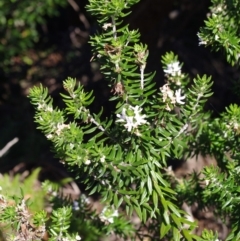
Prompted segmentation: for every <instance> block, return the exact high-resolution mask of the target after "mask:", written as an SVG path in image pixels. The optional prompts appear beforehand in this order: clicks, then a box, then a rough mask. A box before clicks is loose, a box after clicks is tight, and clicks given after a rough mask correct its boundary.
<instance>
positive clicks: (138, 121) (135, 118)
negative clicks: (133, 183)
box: [117, 105, 147, 132]
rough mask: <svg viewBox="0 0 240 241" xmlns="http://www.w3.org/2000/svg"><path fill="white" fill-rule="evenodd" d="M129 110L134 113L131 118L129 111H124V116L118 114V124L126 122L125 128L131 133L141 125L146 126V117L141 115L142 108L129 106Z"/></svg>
mask: <svg viewBox="0 0 240 241" xmlns="http://www.w3.org/2000/svg"><path fill="white" fill-rule="evenodd" d="M128 110H130V111H133V113H132V115H131V116H128V115H127V109H126V108H123V109H122V114H117V117H118V118H119V119H118V120H117V122H125V124H124V127H125V128H126V129H127V130H128V131H129V132H130V131H132V130H133V129H135V128H137V127H138V126H139V125H142V124H146V123H147V121H146V120H145V118H146V115H141V111H142V108H140V107H139V106H135V107H133V106H131V105H129V106H128Z"/></svg>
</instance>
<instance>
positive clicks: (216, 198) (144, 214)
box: [4, 0, 240, 241]
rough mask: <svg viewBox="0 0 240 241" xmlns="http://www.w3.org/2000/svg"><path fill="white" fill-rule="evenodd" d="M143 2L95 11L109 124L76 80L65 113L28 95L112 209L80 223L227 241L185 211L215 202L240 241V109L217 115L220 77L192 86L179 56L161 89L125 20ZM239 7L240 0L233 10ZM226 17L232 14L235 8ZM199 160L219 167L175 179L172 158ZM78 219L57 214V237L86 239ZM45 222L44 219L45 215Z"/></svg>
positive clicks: (59, 146)
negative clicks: (211, 107) (215, 89)
mask: <svg viewBox="0 0 240 241" xmlns="http://www.w3.org/2000/svg"><path fill="white" fill-rule="evenodd" d="M137 2H138V0H132V1H124V0H112V1H106V0H90V1H89V5H88V6H87V9H88V11H89V12H90V13H91V14H93V15H96V17H97V18H98V21H99V24H100V26H101V27H102V32H100V33H98V34H97V35H95V36H93V37H91V40H90V43H91V45H92V47H93V51H94V56H95V59H96V60H97V61H99V62H100V63H101V71H102V73H103V74H104V76H105V77H106V79H107V80H108V83H109V86H110V88H111V92H112V96H111V98H110V100H109V101H114V103H115V106H116V108H115V111H114V112H113V113H111V115H110V116H109V117H108V118H106V119H104V118H103V117H102V111H100V113H92V112H91V111H90V110H89V107H90V105H91V103H92V102H93V101H94V96H93V92H86V91H85V90H84V87H83V86H82V85H81V84H80V83H77V82H76V80H75V79H73V78H68V79H67V80H65V81H64V82H63V87H64V89H65V93H63V94H61V96H62V99H63V101H64V102H65V108H63V109H62V110H60V109H59V108H54V106H53V99H52V98H51V97H50V96H49V94H48V90H47V89H46V88H44V87H43V86H39V87H34V88H32V89H31V91H30V93H29V98H30V99H31V103H32V104H33V105H34V106H35V108H36V115H35V121H36V122H37V123H38V128H39V129H40V130H41V131H42V132H43V133H44V134H45V135H46V137H47V139H49V140H50V141H51V142H52V144H53V148H54V151H55V153H56V155H57V156H58V157H59V158H60V159H61V160H63V162H64V163H65V164H66V166H68V167H69V169H70V170H73V169H74V170H75V171H76V169H77V173H78V175H79V176H84V180H83V182H84V183H85V185H86V189H87V190H89V195H92V194H94V193H98V194H99V195H100V196H101V201H102V202H103V203H104V205H105V206H106V208H105V209H103V211H102V214H96V213H94V212H92V211H90V215H89V212H87V211H86V212H84V213H81V215H80V216H78V217H76V218H75V219H74V222H82V220H87V222H89V226H91V227H92V226H93V227H94V228H96V227H98V228H96V229H95V230H96V233H98V232H99V233H98V234H99V235H101V234H102V233H105V234H108V233H110V232H115V233H117V234H119V235H121V236H122V237H124V238H127V237H128V236H130V237H132V238H133V239H136V237H139V238H140V239H141V240H144V235H145V234H143V233H141V232H140V231H141V228H143V227H144V225H147V230H148V233H147V234H146V235H147V236H148V237H149V238H151V239H152V240H175V241H177V240H188V241H190V240H206V241H214V240H215V241H216V240H218V235H217V234H216V233H213V232H212V231H207V230H204V231H203V232H202V235H201V236H197V235H196V234H195V233H194V228H195V227H196V226H197V224H196V223H195V222H193V221H192V220H190V219H189V215H188V214H187V213H185V212H184V211H183V210H182V208H181V206H182V204H183V203H187V204H189V205H190V204H192V203H198V205H199V207H200V208H206V207H209V206H214V208H215V213H216V215H218V216H219V217H221V218H222V219H224V218H225V217H228V218H229V219H230V225H231V232H230V234H229V236H228V238H227V240H229V241H230V240H236V241H237V240H239V237H240V227H239V225H240V223H239V220H240V213H239V211H238V210H240V209H239V195H238V193H239V188H238V186H239V133H240V127H239V126H240V125H239V117H240V108H239V107H238V106H237V105H234V104H232V105H230V106H229V107H228V108H226V111H225V112H224V113H222V114H221V116H220V117H218V118H213V117H212V116H211V112H208V111H206V110H205V109H204V104H205V103H206V101H207V100H208V98H209V97H210V96H211V95H212V92H211V86H212V84H213V82H212V80H211V77H207V76H206V75H203V76H196V77H195V78H194V79H193V80H191V79H190V77H189V76H188V75H187V74H185V73H183V72H182V65H183V64H182V63H180V61H179V60H178V57H177V56H176V55H174V53H172V52H169V53H166V54H165V55H164V56H163V57H162V65H163V70H164V73H165V77H166V83H165V84H164V85H163V86H162V87H161V88H160V89H157V88H156V86H155V83H154V81H153V78H154V73H145V67H146V63H147V57H148V50H147V46H146V45H144V44H142V43H141V42H140V40H139V37H140V34H139V32H138V31H136V30H129V28H128V26H124V25H123V24H122V20H121V19H122V17H125V16H126V15H127V14H128V13H129V12H128V11H129V10H128V9H129V8H130V7H131V6H132V5H133V4H135V3H137ZM215 2H216V1H214V4H215ZM224 3H225V2H223V1H222V3H221V4H223V5H224ZM226 4H227V3H226ZM237 4H238V3H237V1H236V5H233V6H235V7H236V6H237ZM227 6H228V5H226V8H227ZM224 9H225V7H224ZM237 12H238V8H233V13H231V14H232V15H233V16H234V17H233V19H232V18H231V21H230V20H229V18H226V19H227V20H229V21H230V23H235V24H236V23H237V22H234V21H237V18H238V17H237V16H235V14H236V13H237ZM224 14H225V15H224V17H226V16H230V15H229V14H230V13H228V12H227V13H224ZM232 15H231V16H232ZM213 17H214V16H213ZM217 17H219V16H217ZM208 21H209V22H211V21H212V20H211V19H209V20H208ZM209 22H207V26H208V25H209ZM214 24H215V23H214ZM214 24H213V27H214V28H215V27H216V26H215V25H214ZM229 26H230V27H234V26H235V25H234V24H232V25H231V24H230V25H229ZM230 27H229V28H230ZM208 30H209V29H208ZM202 31H203V32H202V33H201V34H200V35H199V36H200V37H201V39H202V41H206V42H208V41H210V40H209V39H210V38H211V41H212V42H213V44H216V45H218V44H219V46H224V47H225V45H224V43H225V42H224V41H222V40H223V38H224V36H220V37H219V38H220V39H221V41H218V40H219V38H216V37H215V38H212V37H211V35H210V34H209V33H208V32H204V30H202ZM230 32H231V31H230ZM230 32H229V33H230ZM221 34H222V32H221ZM234 34H237V31H236V32H234ZM228 37H229V39H231V36H230V35H228ZM233 38H234V37H233ZM214 41H217V43H216V42H214ZM237 41H238V40H236V41H235V40H234V41H233V42H234V43H235V46H236V48H235V47H234V43H233V44H232V45H231V46H232V47H233V48H234V50H233V49H231V48H230V50H229V49H227V51H226V53H227V59H228V60H229V61H230V62H231V63H235V62H236V60H237V58H236V56H237V54H236V53H237V51H238V45H237ZM229 51H230V52H229ZM198 154H202V155H204V154H210V155H213V156H214V157H215V158H216V160H217V163H218V167H206V168H204V169H203V171H202V174H203V176H200V175H196V174H192V175H190V177H189V179H188V180H178V179H177V178H175V176H174V175H173V176H172V175H170V173H169V170H168V169H167V167H168V165H167V161H168V160H169V159H170V158H179V159H180V158H186V157H190V156H192V155H198ZM200 184H202V185H200ZM120 210H123V213H126V214H127V215H128V216H129V217H131V216H132V215H133V212H136V213H137V215H138V217H139V218H140V220H141V224H142V226H141V227H140V229H138V230H135V234H133V232H132V231H133V229H132V227H131V225H130V224H129V222H127V221H126V220H125V218H123V217H122V218H120V217H119V216H118V212H119V211H120ZM11 211H12V210H10V212H11ZM5 212H6V211H4V213H5ZM71 215H72V213H71V210H70V208H69V207H56V209H54V211H53V213H52V223H51V224H50V227H49V233H50V235H52V236H51V238H50V240H55V239H56V238H58V240H59V239H60V240H65V238H66V239H67V240H72V239H74V238H75V239H77V238H78V236H76V233H74V232H75V230H74V229H73V230H71V228H70V226H71ZM40 216H41V215H40ZM95 218H96V219H97V220H98V221H99V220H100V221H101V222H102V224H104V225H101V222H97V223H98V224H97V225H94V222H93V221H94V220H95ZM6 219H7V218H6ZM41 219H42V220H45V219H44V218H43V216H41ZM8 220H11V218H10V216H8ZM60 221H61V222H60ZM39 223H40V226H41V225H42V223H41V222H39ZM51 225H52V226H51ZM42 226H43V225H42ZM104 227H105V228H104ZM78 231H79V233H81V230H78ZM98 234H97V235H98ZM134 235H135V236H134ZM80 236H81V235H80ZM86 239H87V235H86Z"/></svg>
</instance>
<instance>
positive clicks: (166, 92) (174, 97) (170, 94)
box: [160, 84, 186, 111]
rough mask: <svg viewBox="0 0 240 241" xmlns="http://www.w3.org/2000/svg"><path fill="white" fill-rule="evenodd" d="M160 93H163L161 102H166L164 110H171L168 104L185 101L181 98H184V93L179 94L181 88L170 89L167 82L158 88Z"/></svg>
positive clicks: (173, 104)
mask: <svg viewBox="0 0 240 241" xmlns="http://www.w3.org/2000/svg"><path fill="white" fill-rule="evenodd" d="M160 90H161V92H162V94H163V102H166V103H167V104H166V108H165V109H166V110H168V111H171V110H172V108H171V107H170V106H169V104H170V105H171V104H172V106H173V107H174V106H175V105H176V103H177V104H180V105H184V104H185V103H184V102H183V100H184V99H185V98H186V97H185V96H184V95H182V96H181V89H178V90H176V91H175V93H174V91H173V90H171V89H170V87H169V85H168V84H165V85H164V86H162V87H161V88H160Z"/></svg>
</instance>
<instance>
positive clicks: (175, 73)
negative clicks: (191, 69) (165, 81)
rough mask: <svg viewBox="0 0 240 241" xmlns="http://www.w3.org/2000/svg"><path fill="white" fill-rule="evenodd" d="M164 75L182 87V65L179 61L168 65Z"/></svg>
mask: <svg viewBox="0 0 240 241" xmlns="http://www.w3.org/2000/svg"><path fill="white" fill-rule="evenodd" d="M164 73H165V74H166V76H167V77H168V78H169V80H170V81H172V82H175V84H176V85H181V77H182V72H181V65H180V63H179V62H178V61H175V62H171V63H170V64H167V66H166V68H165V69H164Z"/></svg>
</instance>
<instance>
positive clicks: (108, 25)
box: [102, 23, 112, 30]
mask: <svg viewBox="0 0 240 241" xmlns="http://www.w3.org/2000/svg"><path fill="white" fill-rule="evenodd" d="M109 27H112V24H111V23H104V25H103V27H102V28H103V29H104V30H107V29H108V28H109Z"/></svg>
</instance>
